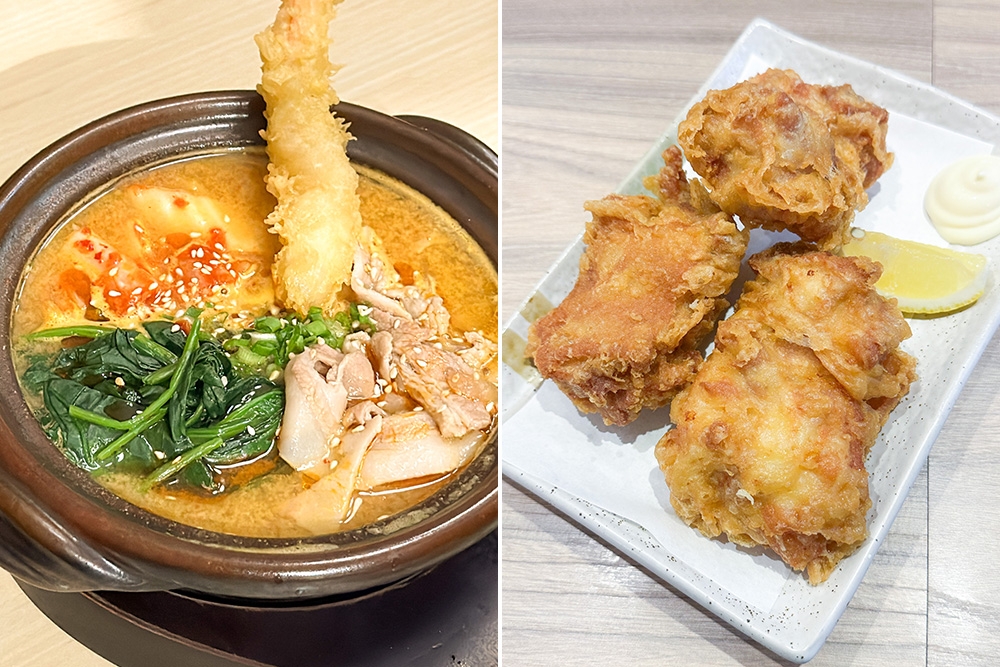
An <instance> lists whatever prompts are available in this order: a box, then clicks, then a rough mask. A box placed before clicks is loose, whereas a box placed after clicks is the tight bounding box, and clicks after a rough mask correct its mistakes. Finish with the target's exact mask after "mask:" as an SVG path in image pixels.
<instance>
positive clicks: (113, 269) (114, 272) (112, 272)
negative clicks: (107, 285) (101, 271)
mask: <svg viewBox="0 0 1000 667" xmlns="http://www.w3.org/2000/svg"><path fill="white" fill-rule="evenodd" d="M108 275H109V276H111V277H112V278H114V277H115V276H117V275H118V267H117V266H112V267H111V270H110V271H108Z"/></svg>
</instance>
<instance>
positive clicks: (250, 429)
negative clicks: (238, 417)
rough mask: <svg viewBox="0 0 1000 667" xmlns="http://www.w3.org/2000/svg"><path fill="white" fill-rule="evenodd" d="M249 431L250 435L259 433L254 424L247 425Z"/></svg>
mask: <svg viewBox="0 0 1000 667" xmlns="http://www.w3.org/2000/svg"><path fill="white" fill-rule="evenodd" d="M247 433H249V434H250V435H257V429H255V428H254V427H253V426H247Z"/></svg>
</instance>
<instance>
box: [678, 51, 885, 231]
mask: <svg viewBox="0 0 1000 667" xmlns="http://www.w3.org/2000/svg"><path fill="white" fill-rule="evenodd" d="M888 119H889V114H888V112H886V110H885V109H883V108H881V107H879V106H877V105H875V104H872V103H870V102H867V101H865V100H864V99H862V98H861V97H859V96H858V95H857V94H856V93H855V92H854V90H853V89H852V88H851V87H850V86H849V85H843V86H818V85H810V84H807V83H803V82H802V79H800V78H799V76H798V75H797V74H796V73H795V72H793V71H791V70H774V69H772V70H768V71H766V72H764V73H763V74H759V75H757V76H755V77H752V78H750V79H747V80H746V81H743V82H742V83H738V84H736V85H735V86H733V87H732V88H728V89H726V90H713V91H710V92H709V93H708V95H706V96H705V99H703V100H702V101H701V102H699V103H698V104H695V105H694V106H693V107H692V108H691V111H690V112H689V113H688V115H687V118H686V119H685V120H684V121H682V122H681V124H680V126H679V127H678V133H677V139H678V142H679V143H680V145H681V146H682V147H683V149H684V155H685V157H687V159H688V161H690V163H691V166H692V167H693V168H694V170H695V171H697V172H698V174H700V175H701V176H702V178H704V179H705V181H707V183H708V186H709V188H710V192H711V195H710V196H711V197H712V200H713V201H715V203H716V204H718V205H719V207H720V208H722V210H724V211H726V212H728V213H732V214H734V215H738V216H739V217H740V220H741V221H742V222H743V223H744V224H747V225H751V226H757V227H764V228H765V229H773V230H782V229H788V230H791V231H793V232H795V233H796V234H798V235H799V236H800V237H801V238H802V239H804V240H806V241H812V242H815V243H817V244H818V245H819V246H820V248H822V249H826V250H831V249H834V248H836V247H839V246H840V245H842V244H843V243H844V242H846V241H847V233H848V230H849V228H850V224H851V221H852V220H853V219H854V213H855V211H859V210H861V209H863V208H864V207H865V206H866V205H867V203H868V195H867V194H866V193H865V189H866V188H868V187H870V186H871V185H872V184H873V183H874V182H875V181H876V180H877V179H878V178H879V176H881V175H882V173H883V172H884V171H885V170H886V169H888V168H889V167H890V166H891V165H892V158H893V156H892V153H888V152H886V147H885V135H886V130H887V127H888Z"/></svg>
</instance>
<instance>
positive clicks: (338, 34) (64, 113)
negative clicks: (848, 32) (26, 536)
mask: <svg viewBox="0 0 1000 667" xmlns="http://www.w3.org/2000/svg"><path fill="white" fill-rule="evenodd" d="M277 6H278V0H249V1H248V0H212V1H211V2H198V1H197V0H84V1H82V2H63V1H60V0H30V1H29V0H0V15H2V16H3V18H4V20H3V22H2V23H0V44H3V48H2V49H0V91H3V92H2V94H0V127H2V128H3V134H4V150H3V151H2V152H0V181H2V180H5V179H6V178H7V177H8V176H9V175H10V174H12V173H13V172H14V171H15V170H16V169H17V168H18V167H19V166H20V165H21V164H23V163H24V162H25V161H27V160H28V159H29V158H30V157H31V156H32V155H34V154H35V153H36V152H37V151H39V150H41V149H42V148H44V147H45V146H46V145H48V144H49V143H51V142H52V141H54V140H56V139H58V138H59V137H61V136H63V135H65V134H66V133H68V132H70V131H72V130H74V129H76V128H77V127H80V126H81V125H83V124H85V123H87V122H90V121H91V120H94V119H96V118H99V117H101V116H103V115H105V114H107V113H110V112H113V111H116V110H118V109H122V108H124V107H127V106H130V105H133V104H137V103H140V102H146V101H149V100H153V99H158V98H162V97H168V96H171V95H179V94H183V93H191V92H197V91H203V90H228V89H248V88H253V87H254V86H256V84H257V81H258V80H259V78H260V58H259V56H258V54H257V49H256V46H255V44H254V42H253V36H254V34H255V33H257V32H259V31H260V30H262V29H263V28H265V27H266V26H267V25H268V24H269V23H270V22H271V20H272V19H273V17H274V14H275V12H276V11H277ZM332 35H333V38H334V46H333V49H332V51H331V58H332V59H333V61H334V62H337V63H341V64H343V68H342V69H341V70H340V72H339V73H338V75H337V76H336V77H335V80H334V83H335V87H336V89H337V91H338V93H339V94H340V97H341V98H342V99H343V100H345V101H348V102H353V103H356V104H361V105H364V106H367V107H370V108H373V109H377V110H379V111H382V112H385V113H389V114H404V113H405V114H420V115H424V116H430V117H434V118H437V119H440V120H443V121H447V122H449V123H452V124H454V125H456V126H458V127H460V128H462V129H464V130H466V131H467V132H469V133H471V134H473V135H474V136H476V137H478V138H479V139H481V140H482V141H484V142H485V143H487V144H488V145H489V146H491V147H492V148H493V149H494V150H496V149H497V148H498V145H499V142H498V114H497V109H498V89H499V83H498V67H497V57H498V56H497V54H498V51H499V48H498V5H497V1H496V0H464V1H463V2H461V3H458V2H452V1H451V0H419V2H418V1H417V0H364V1H362V0H347V1H346V2H345V3H344V5H342V8H341V10H340V15H339V16H338V18H337V20H336V21H335V22H334V23H333V27H332ZM108 664H110V663H108V662H107V661H105V660H103V659H102V658H100V657H99V656H97V655H95V654H94V653H92V652H91V651H89V650H88V649H86V648H84V647H83V646H81V645H80V644H78V643H76V642H75V641H74V640H72V639H71V638H70V637H69V636H68V635H66V634H64V633H63V632H62V631H61V630H59V628H57V627H56V626H55V625H54V624H52V623H51V622H50V621H48V619H47V618H45V617H44V616H43V615H42V614H41V613H40V612H38V610H37V609H35V608H34V606H33V605H32V604H31V603H30V602H29V601H28V599H27V598H26V597H25V596H24V595H23V594H22V593H21V592H20V589H18V588H17V586H16V584H15V583H14V581H13V579H12V578H11V577H10V576H9V575H8V574H6V573H5V572H3V571H2V570H0V665H2V666H3V667H22V666H29V665H30V666H31V667H47V666H49V665H60V666H67V665H69V666H72V667H90V666H97V665H108Z"/></svg>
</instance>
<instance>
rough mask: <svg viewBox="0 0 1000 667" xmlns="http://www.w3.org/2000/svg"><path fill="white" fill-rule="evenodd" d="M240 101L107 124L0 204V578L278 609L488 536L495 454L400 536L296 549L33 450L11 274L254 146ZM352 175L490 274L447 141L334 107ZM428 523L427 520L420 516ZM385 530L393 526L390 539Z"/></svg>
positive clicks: (490, 214) (41, 159)
mask: <svg viewBox="0 0 1000 667" xmlns="http://www.w3.org/2000/svg"><path fill="white" fill-rule="evenodd" d="M263 108H264V105H263V101H262V100H261V99H260V97H259V96H258V95H257V94H256V93H255V92H252V91H232V92H212V93H199V94H194V95H188V96H183V97H176V98H171V99H166V100H161V101H157V102H151V103H148V104H144V105H141V106H137V107H134V108H131V109H127V110H125V111H121V112H118V113H115V114H113V115H110V116H107V117H106V118H103V119H101V120H98V121H96V122H94V123H91V124H90V125H87V126H86V127H83V128H81V129H80V130H77V131H76V132H74V133H72V134H70V135H69V136H67V137H65V138H64V139H62V140H60V141H58V142H56V143H54V144H53V145H51V146H49V147H48V148H46V149H45V150H43V151H42V152H41V153H39V154H38V155H37V156H36V157H35V158H33V159H32V160H31V161H30V162H29V163H28V164H26V165H25V166H24V167H22V168H21V169H20V170H19V171H18V172H17V173H16V174H14V175H13V176H12V177H11V178H10V180H8V181H7V183H6V184H5V185H4V186H3V188H2V189H0V257H3V261H2V262H0V321H3V322H4V325H3V327H0V346H2V348H3V350H4V352H3V353H2V355H0V566H2V567H4V568H5V569H6V570H8V571H9V572H11V573H12V574H14V575H15V576H16V577H18V578H19V579H21V580H22V581H24V582H27V583H28V584H31V585H33V586H36V587H39V588H43V589H46V590H52V591H85V590H116V591H156V590H175V589H186V590H193V591H198V592H200V593H205V594H209V595H215V596H233V597H239V598H253V599H271V600H290V599H306V598H315V597H320V596H328V595H336V594H342V593H346V592H351V591H359V590H363V589H369V588H372V587H375V586H381V585H384V584H388V583H391V582H394V581H398V580H400V579H402V578H404V577H407V576H409V575H411V574H413V573H415V572H419V571H422V570H425V569H427V568H429V567H431V566H433V565H434V564H436V563H438V562H440V561H442V560H444V559H446V558H448V557H450V556H452V555H454V554H456V553H458V552H459V551H461V550H463V549H465V548H466V547H468V546H470V545H471V544H473V543H475V542H477V541H478V540H480V539H481V538H482V537H484V536H485V535H487V534H488V533H490V531H492V530H493V529H494V528H495V527H496V524H497V480H498V456H497V445H496V440H495V439H494V441H493V442H492V443H491V444H490V445H489V446H488V447H487V449H486V450H485V451H484V452H483V454H482V455H481V456H480V457H478V458H477V460H476V461H474V462H473V463H472V465H471V466H470V467H469V468H468V469H467V470H466V471H465V472H464V473H463V474H462V475H460V477H459V478H458V479H456V480H455V481H454V482H453V483H452V484H450V485H449V486H447V487H446V488H444V489H443V490H442V491H440V492H439V493H437V494H436V495H435V496H433V497H432V498H430V499H428V500H427V501H426V502H424V503H422V504H421V505H420V506H418V507H417V508H415V509H414V510H411V512H413V514H412V516H414V517H418V516H423V517H424V518H421V519H419V520H418V519H414V522H413V523H412V524H411V525H405V526H404V527H402V528H398V529H395V530H393V532H388V526H387V524H375V525H371V526H366V527H365V528H362V529H358V530H353V531H350V532H345V533H340V534H334V535H327V536H323V537H315V538H307V539H295V540H290V539H257V538H242V537H233V536H228V535H222V534H219V533H213V532H209V531H204V530H199V529H196V528H192V527H190V526H185V525H182V524H179V523H176V522H173V521H169V520H166V519H163V518H161V517H158V516H156V515H153V514H151V513H149V512H146V511H144V510H141V509H139V508H137V507H135V506H133V505H131V504H129V503H127V502H125V501H123V500H121V499H120V498H118V497H117V496H115V495H114V494H112V493H110V492H108V491H106V490H105V489H103V488H102V487H101V486H99V485H98V484H97V483H96V482H94V481H93V479H91V477H90V476H89V475H88V474H87V473H86V472H84V471H82V470H80V469H78V468H76V467H74V466H73V465H72V464H70V463H69V462H68V461H67V460H66V459H65V458H64V457H63V455H62V454H61V453H60V452H59V451H58V450H57V449H56V448H55V447H54V446H53V445H52V444H51V443H50V442H49V440H48V439H47V438H46V436H45V434H44V432H43V431H42V429H41V428H40V427H39V425H38V424H37V422H36V421H35V419H34V417H33V416H32V415H31V413H30V411H29V409H28V407H27V405H26V404H25V402H24V399H23V397H22V396H21V394H20V391H19V388H18V383H17V380H16V377H15V373H14V367H13V364H12V360H11V356H10V348H11V341H10V321H11V311H12V307H13V305H14V303H15V299H16V297H17V294H16V290H17V287H18V281H19V278H20V275H21V271H22V268H23V266H24V264H25V262H26V260H27V259H28V258H29V257H30V256H31V254H32V252H33V251H34V250H35V248H36V247H37V246H38V244H39V243H40V242H41V241H42V240H43V239H44V237H45V236H46V234H47V233H48V232H49V230H50V229H51V228H52V227H53V225H55V224H56V223H57V222H58V221H59V220H60V219H61V218H62V217H63V216H64V214H65V213H66V212H67V211H68V210H69V209H70V208H71V207H72V206H73V205H74V204H75V203H77V202H79V201H80V200H81V199H83V198H84V197H85V196H86V195H87V194H88V193H90V192H92V191H94V190H96V189H98V188H100V187H101V186H103V185H105V184H106V183H108V182H109V181H111V180H113V179H115V178H116V177H118V176H120V175H121V174H124V173H126V172H129V171H132V170H134V169H137V168H140V167H143V166H145V165H148V164H151V163H155V162H159V161H161V160H163V159H164V158H168V157H170V156H174V155H179V154H184V153H189V152H194V151H203V150H206V149H212V148H220V147H240V146H251V145H259V144H262V143H263V142H262V140H261V138H260V135H259V131H260V130H261V129H263V127H264V117H263ZM337 112H338V114H340V115H341V116H343V117H344V118H346V119H347V120H348V121H349V122H350V124H351V132H352V134H353V135H354V136H355V137H356V140H355V141H352V142H351V143H350V146H349V151H348V152H349V154H350V157H351V159H352V160H353V161H355V162H358V163H362V164H366V165H369V166H372V167H375V168H377V169H380V170H382V171H384V172H386V173H388V174H389V175H391V176H394V177H395V178H398V179H400V180H401V181H403V182H405V183H407V184H408V185H410V186H412V187H414V188H415V189H417V190H418V191H420V192H422V193H424V194H425V195H427V196H428V197H429V198H430V199H431V200H433V201H434V202H435V203H437V204H438V205H439V206H441V207H442V208H444V209H445V210H446V211H448V212H449V213H450V214H451V215H452V216H453V217H454V218H455V219H456V220H458V221H459V222H460V223H461V224H462V225H463V226H464V227H465V228H466V229H467V230H468V231H469V233H470V234H471V235H472V237H473V238H474V239H475V240H476V241H477V242H478V243H479V244H480V245H481V246H482V248H483V249H484V250H485V251H486V253H487V254H488V255H489V256H490V257H491V258H492V259H493V262H494V265H496V260H497V159H496V155H495V154H493V153H492V152H491V151H490V150H489V149H488V148H486V147H485V146H483V145H482V144H480V143H479V142H477V141H476V140H475V139H473V138H471V137H470V136H469V135H467V134H465V133H464V132H461V131H460V130H457V129H456V128H454V127H452V126H449V125H446V124H444V123H440V122H439V121H434V120H430V119H424V118H419V117H404V118H395V117H390V116H386V115H383V114H380V113H377V112H374V111H371V110H369V109H365V108H361V107H357V106H353V105H350V104H341V105H340V106H339V107H337ZM428 510H431V511H430V512H428ZM400 523H403V524H405V523H406V522H405V521H403V522H399V521H398V517H397V520H396V521H395V522H394V524H393V525H394V526H395V525H399V524H400Z"/></svg>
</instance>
